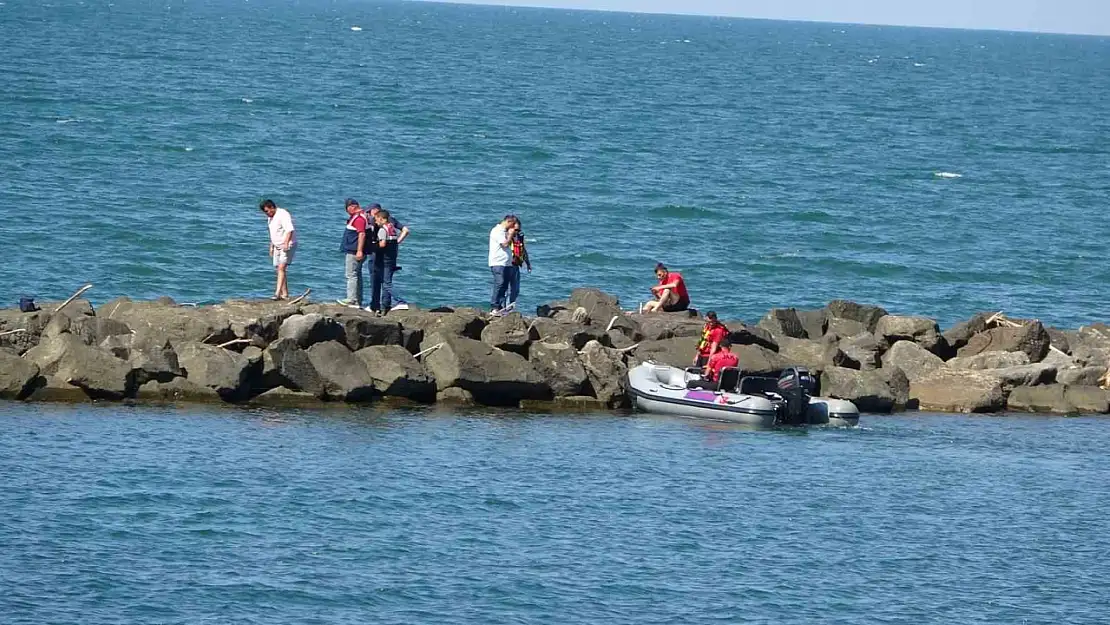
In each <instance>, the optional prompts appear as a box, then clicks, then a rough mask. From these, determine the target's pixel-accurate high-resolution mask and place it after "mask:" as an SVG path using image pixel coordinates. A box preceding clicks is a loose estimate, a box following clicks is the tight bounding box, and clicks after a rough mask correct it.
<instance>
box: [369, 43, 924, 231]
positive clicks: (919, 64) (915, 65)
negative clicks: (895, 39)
mask: <svg viewBox="0 0 1110 625" xmlns="http://www.w3.org/2000/svg"><path fill="white" fill-rule="evenodd" d="M913 66H914V67H925V64H924V63H914V64H913ZM355 251H356V252H357V251H358V250H355Z"/></svg>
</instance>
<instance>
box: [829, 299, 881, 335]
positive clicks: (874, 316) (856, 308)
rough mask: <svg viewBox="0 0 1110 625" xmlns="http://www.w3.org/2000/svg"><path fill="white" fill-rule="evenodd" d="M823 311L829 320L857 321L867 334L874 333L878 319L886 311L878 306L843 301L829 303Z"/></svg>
mask: <svg viewBox="0 0 1110 625" xmlns="http://www.w3.org/2000/svg"><path fill="white" fill-rule="evenodd" d="M825 309H826V310H827V311H828V314H829V317H830V318H839V319H851V320H853V321H858V322H860V323H862V324H863V325H864V327H865V328H866V329H867V331H868V332H874V331H875V326H876V325H878V323H879V319H881V318H882V317H884V316H886V314H887V312H886V310H885V309H883V308H881V307H879V306H871V305H869V304H857V303H856V302H852V301H849V300H844V299H837V300H833V301H831V302H829V303H828V305H827V306H826V307H825ZM830 321H831V320H830Z"/></svg>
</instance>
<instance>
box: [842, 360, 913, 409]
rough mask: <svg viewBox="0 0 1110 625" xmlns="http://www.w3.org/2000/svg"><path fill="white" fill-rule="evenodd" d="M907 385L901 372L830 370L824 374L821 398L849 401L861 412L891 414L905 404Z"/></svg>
mask: <svg viewBox="0 0 1110 625" xmlns="http://www.w3.org/2000/svg"><path fill="white" fill-rule="evenodd" d="M907 394H908V383H907V382H906V378H905V374H903V373H902V372H901V371H900V370H894V371H880V370H875V369H871V370H867V371H861V370H858V369H848V368H845V367H829V368H827V369H825V371H824V373H822V374H821V395H822V396H825V397H836V398H839V399H847V400H849V401H851V402H852V403H854V404H855V405H856V407H857V408H859V409H860V411H861V412H877V413H889V412H892V411H893V410H894V409H895V408H898V407H901V406H902V405H904V404H905V402H906V395H907Z"/></svg>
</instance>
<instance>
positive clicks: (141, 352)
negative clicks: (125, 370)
mask: <svg viewBox="0 0 1110 625" xmlns="http://www.w3.org/2000/svg"><path fill="white" fill-rule="evenodd" d="M127 361H128V363H129V364H130V366H131V368H132V369H133V370H134V372H135V376H136V379H137V382H138V383H139V384H146V383H147V382H150V381H152V380H153V381H155V382H161V383H169V382H170V381H172V380H173V379H174V378H176V377H179V376H183V375H185V371H184V370H183V369H182V368H181V362H180V360H179V359H178V358H177V352H176V351H175V350H174V348H173V345H172V344H171V343H170V342H169V341H164V342H162V344H161V345H159V344H157V343H147V344H139V345H135V344H132V345H131V349H130V350H128V356H127Z"/></svg>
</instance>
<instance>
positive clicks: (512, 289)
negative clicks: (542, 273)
mask: <svg viewBox="0 0 1110 625" xmlns="http://www.w3.org/2000/svg"><path fill="white" fill-rule="evenodd" d="M513 223H515V224H516V234H514V235H513V243H512V249H511V254H512V262H513V268H514V271H513V276H512V282H510V283H509V303H508V305H506V306H505V311H507V312H512V311H514V310H516V298H517V297H518V296H519V295H520V268H521V266H524V267H527V268H528V273H532V259H531V258H529V257H528V248H527V247H525V246H524V232H523V228H524V227H523V226H522V225H521V223H520V217H514V218H513Z"/></svg>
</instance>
